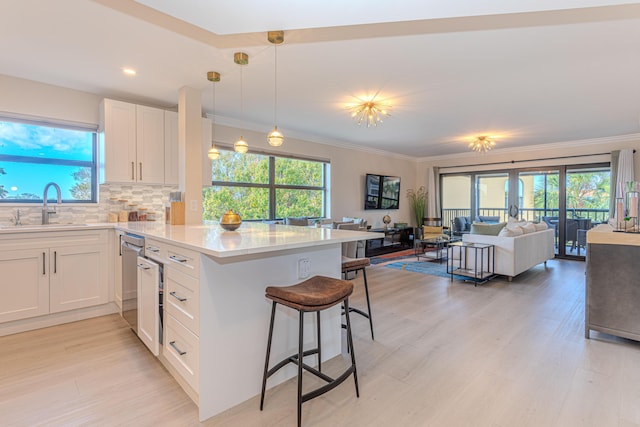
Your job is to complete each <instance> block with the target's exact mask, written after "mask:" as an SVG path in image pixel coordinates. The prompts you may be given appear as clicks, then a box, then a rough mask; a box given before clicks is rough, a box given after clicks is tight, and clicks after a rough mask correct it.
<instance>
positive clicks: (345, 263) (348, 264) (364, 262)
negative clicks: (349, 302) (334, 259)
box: [342, 256, 374, 339]
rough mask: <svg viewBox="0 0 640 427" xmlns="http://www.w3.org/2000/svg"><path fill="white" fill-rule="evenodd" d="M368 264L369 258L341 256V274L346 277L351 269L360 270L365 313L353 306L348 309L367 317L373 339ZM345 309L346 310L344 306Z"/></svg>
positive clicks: (369, 263)
mask: <svg viewBox="0 0 640 427" xmlns="http://www.w3.org/2000/svg"><path fill="white" fill-rule="evenodd" d="M370 265H371V262H370V261H369V258H349V257H346V256H343V257H342V274H343V275H344V277H346V274H347V273H349V272H351V271H358V270H362V278H363V279H364V294H365V295H366V297H367V313H365V312H364V311H362V310H359V309H357V308H354V307H349V310H348V311H353V312H355V313H358V314H359V315H361V316H364V317H366V318H367V319H369V326H370V327H371V339H374V338H373V319H372V317H371V302H370V301H369V285H368V284H367V272H366V271H365V268H366V267H369V266H370ZM345 311H347V309H346V308H345Z"/></svg>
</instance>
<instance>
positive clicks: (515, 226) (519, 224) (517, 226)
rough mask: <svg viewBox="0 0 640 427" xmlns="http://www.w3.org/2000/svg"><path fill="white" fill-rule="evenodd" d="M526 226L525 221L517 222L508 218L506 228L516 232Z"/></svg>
mask: <svg viewBox="0 0 640 427" xmlns="http://www.w3.org/2000/svg"><path fill="white" fill-rule="evenodd" d="M526 224H527V221H518V220H516V219H513V218H509V221H508V222H507V225H506V227H507V228H509V229H511V230H516V231H518V230H519V229H520V228H521V227H524V226H525V225H526Z"/></svg>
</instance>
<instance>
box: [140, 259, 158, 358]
mask: <svg viewBox="0 0 640 427" xmlns="http://www.w3.org/2000/svg"><path fill="white" fill-rule="evenodd" d="M159 283H160V267H159V266H158V264H156V263H155V262H153V261H151V260H148V259H146V258H142V257H138V337H140V340H141V341H142V342H143V343H144V344H145V345H146V346H147V347H148V348H149V350H151V353H153V355H154V356H157V355H158V354H159V353H160V329H159V325H160V299H159V289H158V285H159Z"/></svg>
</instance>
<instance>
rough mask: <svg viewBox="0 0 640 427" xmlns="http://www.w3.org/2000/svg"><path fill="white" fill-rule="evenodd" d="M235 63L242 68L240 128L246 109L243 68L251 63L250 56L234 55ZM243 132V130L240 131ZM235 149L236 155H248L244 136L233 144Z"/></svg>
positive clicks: (238, 53)
mask: <svg viewBox="0 0 640 427" xmlns="http://www.w3.org/2000/svg"><path fill="white" fill-rule="evenodd" d="M233 62H235V63H236V64H238V65H239V66H240V128H242V125H243V119H244V109H243V104H242V67H243V66H244V65H247V64H248V63H249V55H247V54H246V53H244V52H236V53H234V54H233ZM240 130H241V131H242V129H240ZM233 149H234V150H235V151H236V153H246V152H247V151H249V145H248V144H247V142H246V141H245V140H244V138H243V137H242V135H240V139H238V140H237V141H236V142H235V144H233Z"/></svg>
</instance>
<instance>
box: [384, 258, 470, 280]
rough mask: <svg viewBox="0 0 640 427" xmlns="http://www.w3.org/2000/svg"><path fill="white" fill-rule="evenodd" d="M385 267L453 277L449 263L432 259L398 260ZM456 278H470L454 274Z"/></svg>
mask: <svg viewBox="0 0 640 427" xmlns="http://www.w3.org/2000/svg"><path fill="white" fill-rule="evenodd" d="M385 267H389V268H394V269H396V270H404V271H412V272H414V273H422V274H430V275H432V276H439V277H448V278H451V274H448V273H447V264H446V262H443V263H442V264H440V263H437V262H430V261H398V262H392V263H390V264H387V265H385ZM453 278H454V279H463V280H468V279H469V278H468V277H466V276H458V275H457V274H454V275H453Z"/></svg>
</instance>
